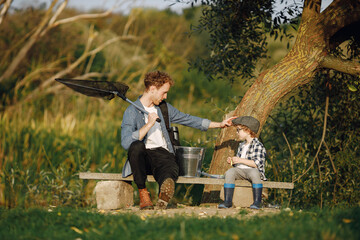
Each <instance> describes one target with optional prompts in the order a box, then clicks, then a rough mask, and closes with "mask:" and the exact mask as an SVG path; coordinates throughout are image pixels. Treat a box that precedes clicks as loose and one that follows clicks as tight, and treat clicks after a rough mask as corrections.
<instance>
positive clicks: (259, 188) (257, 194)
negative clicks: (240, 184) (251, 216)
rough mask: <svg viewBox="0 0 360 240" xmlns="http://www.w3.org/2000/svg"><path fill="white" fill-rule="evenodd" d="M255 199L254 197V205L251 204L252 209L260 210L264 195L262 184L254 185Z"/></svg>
mask: <svg viewBox="0 0 360 240" xmlns="http://www.w3.org/2000/svg"><path fill="white" fill-rule="evenodd" d="M252 187H253V197H254V203H253V204H251V206H250V208H251V209H260V208H261V195H262V189H263V185H262V184H261V183H260V184H253V185H252Z"/></svg>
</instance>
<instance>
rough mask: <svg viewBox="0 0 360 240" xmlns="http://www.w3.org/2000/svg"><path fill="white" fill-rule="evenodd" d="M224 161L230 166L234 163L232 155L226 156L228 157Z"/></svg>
mask: <svg viewBox="0 0 360 240" xmlns="http://www.w3.org/2000/svg"><path fill="white" fill-rule="evenodd" d="M226 161H227V162H228V164H230V165H231V166H232V165H233V164H234V161H233V157H228V158H227V159H226Z"/></svg>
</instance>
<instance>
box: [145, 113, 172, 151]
mask: <svg viewBox="0 0 360 240" xmlns="http://www.w3.org/2000/svg"><path fill="white" fill-rule="evenodd" d="M144 108H145V110H146V111H148V112H149V113H156V114H157V110H156V108H155V106H153V107H150V108H148V107H144ZM147 122H148V115H147V114H145V123H147ZM147 135H148V137H147V139H146V143H145V147H146V148H147V149H151V148H158V147H162V148H165V149H167V150H169V149H168V148H167V144H166V141H165V138H164V135H163V133H162V131H161V126H160V123H158V122H155V124H154V126H152V128H150V130H149V132H148V133H147Z"/></svg>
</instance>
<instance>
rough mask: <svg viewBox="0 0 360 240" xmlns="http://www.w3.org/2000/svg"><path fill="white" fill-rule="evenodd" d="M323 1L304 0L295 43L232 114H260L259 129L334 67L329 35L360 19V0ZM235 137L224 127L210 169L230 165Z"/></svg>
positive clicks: (346, 67)
mask: <svg viewBox="0 0 360 240" xmlns="http://www.w3.org/2000/svg"><path fill="white" fill-rule="evenodd" d="M320 4H321V0H308V1H305V3H304V9H303V13H302V20H301V23H300V26H299V29H298V32H297V38H296V41H295V43H294V46H293V47H292V49H291V50H290V51H289V53H288V54H287V55H286V56H285V57H284V58H283V59H282V60H281V61H280V62H279V63H278V64H277V65H275V66H274V67H272V68H270V69H268V70H266V71H264V72H262V73H261V74H260V75H259V76H258V78H257V79H256V80H255V82H254V83H253V85H252V86H251V87H250V88H249V90H248V91H247V92H246V94H245V96H244V97H243V99H242V100H241V102H240V104H239V105H238V106H237V107H236V109H235V111H234V112H233V114H232V115H233V116H245V115H246V116H253V117H255V118H257V119H258V120H259V121H260V130H259V132H260V131H261V129H262V127H263V126H264V124H265V122H266V119H267V118H268V116H269V115H270V113H271V111H272V110H273V109H274V107H275V106H276V104H277V103H278V102H279V101H280V100H281V99H282V98H283V97H284V96H285V95H286V94H288V93H290V92H291V91H292V90H294V89H296V88H298V87H299V86H301V85H304V84H307V83H309V82H310V81H311V80H312V79H313V78H314V75H315V74H316V72H317V71H318V70H320V69H321V68H324V67H329V68H333V69H334V68H335V67H334V65H335V63H336V61H335V60H334V58H335V57H332V56H329V55H328V51H329V46H330V42H329V41H330V38H331V37H332V36H333V35H334V34H336V33H337V32H338V31H339V30H341V29H342V28H344V27H345V26H347V25H349V24H352V23H354V22H357V21H359V20H360V1H358V0H334V1H333V3H332V4H330V6H329V7H328V8H327V9H326V10H325V11H323V12H322V13H320ZM338 61H340V62H341V61H344V60H342V59H338ZM348 62H349V61H348ZM336 70H343V72H346V73H350V74H357V75H359V70H360V68H359V63H358V62H352V63H347V64H343V68H341V67H339V64H338V65H337V69H336ZM235 139H236V131H235V128H234V127H230V128H226V129H223V130H222V131H221V134H220V136H219V138H218V140H217V142H216V144H215V151H214V154H213V159H212V162H211V165H210V170H209V171H210V173H212V174H224V173H225V171H226V170H227V169H228V168H229V167H230V166H229V164H227V162H226V158H227V157H229V156H234V154H235V151H236V149H237V147H238V144H239V142H237V141H236V140H235ZM220 189H221V187H219V186H214V185H207V186H206V187H205V188H204V193H203V200H202V201H203V202H217V201H218V199H219V193H220Z"/></svg>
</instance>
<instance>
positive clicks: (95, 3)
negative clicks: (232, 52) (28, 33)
mask: <svg viewBox="0 0 360 240" xmlns="http://www.w3.org/2000/svg"><path fill="white" fill-rule="evenodd" d="M182 1H183V2H185V3H179V2H177V1H176V0H69V3H68V6H69V7H74V8H78V9H80V10H83V11H87V10H90V9H108V8H111V7H112V6H114V5H115V4H116V3H118V4H120V6H119V7H118V8H116V9H117V10H118V11H121V12H123V13H125V14H127V13H129V11H130V9H131V8H134V7H143V8H156V9H160V10H163V9H167V8H170V9H171V10H172V11H174V12H177V13H182V9H184V8H189V7H191V5H190V4H189V3H186V2H190V0H182ZM44 2H45V3H47V6H48V5H49V4H50V2H51V0H14V1H13V4H12V5H13V6H14V7H28V6H29V5H39V4H41V3H44ZM59 2H61V1H59Z"/></svg>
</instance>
